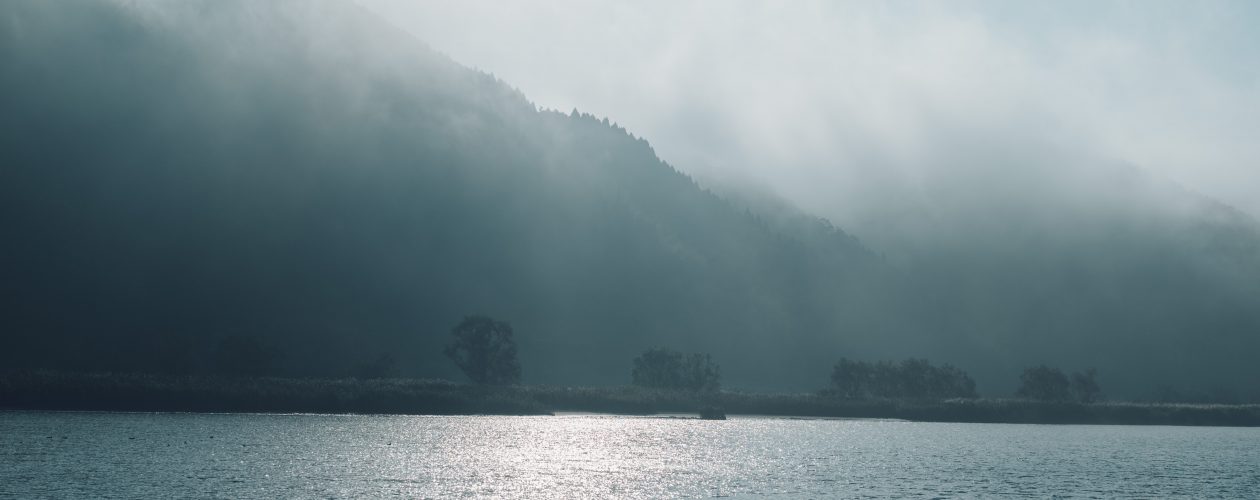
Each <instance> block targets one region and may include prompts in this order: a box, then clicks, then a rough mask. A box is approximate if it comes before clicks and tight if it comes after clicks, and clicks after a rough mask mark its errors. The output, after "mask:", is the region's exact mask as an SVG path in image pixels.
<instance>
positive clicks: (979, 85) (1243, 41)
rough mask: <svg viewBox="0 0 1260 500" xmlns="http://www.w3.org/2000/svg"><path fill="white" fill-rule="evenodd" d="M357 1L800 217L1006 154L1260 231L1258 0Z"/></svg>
mask: <svg viewBox="0 0 1260 500" xmlns="http://www.w3.org/2000/svg"><path fill="white" fill-rule="evenodd" d="M358 1H359V2H360V3H361V4H363V5H365V6H367V7H368V8H370V9H372V10H374V11H376V12H378V13H380V14H381V15H382V16H384V17H385V18H386V19H388V20H390V21H391V22H393V23H394V24H396V25H398V26H400V27H402V28H405V29H407V30H409V31H411V32H412V33H414V34H415V35H416V36H417V37H418V38H420V39H422V40H423V41H425V42H426V43H428V44H429V45H430V46H432V47H434V48H435V49H437V50H439V51H441V52H444V53H446V54H448V55H450V56H451V57H452V58H454V59H455V60H457V61H458V62H460V63H462V64H465V65H468V66H472V67H476V68H479V69H481V70H484V71H487V72H490V73H493V74H495V75H496V76H498V77H500V78H502V79H503V80H505V81H506V82H508V83H509V84H511V85H513V86H516V87H517V88H519V89H520V90H522V91H523V92H524V93H525V94H526V95H527V96H528V97H529V98H530V99H531V100H533V101H534V102H535V103H537V104H538V105H539V106H541V107H545V108H554V109H560V110H565V111H567V110H569V109H571V108H577V109H579V110H582V111H585V112H590V113H593V114H595V115H598V116H607V117H609V119H610V120H612V121H614V122H617V123H619V124H621V125H623V126H625V127H627V128H628V129H629V130H630V131H632V132H633V133H635V134H636V135H640V136H643V137H645V138H647V139H648V140H649V141H650V142H651V143H652V144H653V145H654V147H655V148H656V150H657V152H658V154H659V155H660V156H661V157H662V158H663V159H664V160H666V161H668V162H670V163H671V164H673V165H675V166H676V167H678V168H679V169H681V170H683V171H686V172H689V173H693V174H695V175H696V176H697V177H699V178H701V179H718V180H723V181H724V182H755V183H759V184H764V185H766V186H769V187H771V188H772V189H774V190H776V191H777V192H779V193H780V194H783V195H785V196H787V197H789V198H792V199H795V200H796V201H797V202H798V203H800V204H801V205H802V206H804V207H805V208H807V209H813V210H816V211H824V212H825V211H827V210H834V209H836V208H837V207H838V206H837V205H835V204H834V203H832V204H829V201H828V200H829V199H834V198H837V197H841V196H845V197H856V196H859V193H860V192H861V191H862V188H861V186H863V185H866V184H867V183H871V182H876V181H877V180H878V179H883V180H884V181H887V180H888V179H895V182H903V183H904V182H914V181H915V179H917V178H920V177H922V176H923V173H924V172H932V171H933V170H934V169H944V168H950V167H949V165H957V164H960V163H966V162H969V161H980V160H976V159H974V158H973V157H976V156H977V155H979V153H978V151H980V150H983V149H984V145H994V146H995V147H1000V146H1002V145H1005V146H1007V147H1013V148H1014V149H1016V150H1018V151H1020V152H1021V154H1023V153H1027V155H1028V156H1029V157H1035V156H1039V155H1042V154H1043V153H1044V152H1045V151H1049V150H1072V151H1075V152H1077V153H1079V154H1080V155H1081V156H1088V157H1092V158H1101V159H1105V160H1108V161H1117V162H1127V163H1131V164H1134V165H1139V166H1141V167H1144V168H1146V169H1149V170H1150V171H1153V172H1155V173H1157V174H1158V175H1162V176H1166V177H1169V178H1171V179H1173V180H1176V181H1178V182H1180V183H1182V184H1184V185H1186V186H1188V187H1190V188H1191V189H1194V190H1197V191H1199V192H1202V193H1205V194H1208V195H1211V196H1214V197H1217V198H1219V199H1221V200H1224V201H1226V202H1228V203H1230V204H1233V205H1235V206H1238V207H1240V208H1243V209H1244V210H1247V211H1248V212H1250V213H1251V214H1253V215H1255V214H1260V56H1258V55H1257V53H1258V50H1257V49H1260V30H1257V29H1256V28H1255V26H1257V25H1258V24H1260V2H1250V1H1243V2H1236V3H1229V2H1206V1H1195V2H1156V1H1135V2H1115V3H1102V2H1093V1H1089V2H1042V3H1033V2H1005V1H995V2H964V1H951V2H926V3H917V2H861V3H857V2H853V3H850V2H831V1H820V2H807V1H792V2H786V1H785V2H736V1H720V2H719V1H711V2H685V1H679V0H666V1H635V2H626V1H591V0H582V1H568V0H541V1H529V2H505V1H500V0H493V1H483V0H461V1H439V2H428V1H414V0H358ZM1011 145H1015V146H1011ZM980 156H983V155H980ZM832 201H834V200H832ZM826 215H834V214H826Z"/></svg>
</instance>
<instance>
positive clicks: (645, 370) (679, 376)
mask: <svg viewBox="0 0 1260 500" xmlns="http://www.w3.org/2000/svg"><path fill="white" fill-rule="evenodd" d="M630 376H631V379H632V381H633V383H634V385H638V386H642V387H652V388H657V389H689V390H693V391H706V392H712V391H716V390H718V388H719V387H720V385H721V379H722V373H721V367H719V366H718V365H717V364H716V363H714V362H713V358H712V356H710V355H708V354H700V353H692V354H686V355H684V354H683V353H681V352H678V351H673V350H669V349H661V348H654V349H648V350H647V351H644V352H643V354H641V355H639V357H637V358H634V369H633V370H632V371H631V372H630Z"/></svg>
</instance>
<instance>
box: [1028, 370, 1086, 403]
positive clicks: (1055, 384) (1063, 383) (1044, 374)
mask: <svg viewBox="0 0 1260 500" xmlns="http://www.w3.org/2000/svg"><path fill="white" fill-rule="evenodd" d="M1019 382H1020V384H1019V390H1017V391H1015V394H1016V395H1017V396H1020V397H1024V398H1029V399H1040V400H1042V401H1068V400H1070V399H1072V391H1071V382H1069V381H1068V377H1067V375H1064V374H1063V370H1060V369H1058V368H1051V367H1049V366H1046V365H1040V366H1034V367H1031V368H1025V369H1024V373H1023V374H1021V375H1020V376H1019Z"/></svg>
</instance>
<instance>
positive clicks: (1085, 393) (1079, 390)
mask: <svg viewBox="0 0 1260 500" xmlns="http://www.w3.org/2000/svg"><path fill="white" fill-rule="evenodd" d="M1097 375H1098V370H1095V369H1093V368H1090V369H1088V370H1085V373H1081V372H1075V373H1073V374H1072V394H1073V395H1074V396H1076V400H1077V401H1080V402H1082V403H1093V402H1094V401H1095V400H1097V399H1098V393H1099V392H1101V391H1100V390H1099V388H1098V381H1097V380H1095V377H1096V376H1097Z"/></svg>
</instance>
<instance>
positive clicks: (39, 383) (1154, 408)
mask: <svg viewBox="0 0 1260 500" xmlns="http://www.w3.org/2000/svg"><path fill="white" fill-rule="evenodd" d="M711 408H721V409H722V411H724V412H725V413H727V414H731V415H767V416H785V417H839V418H878V419H902V420H910V421H920V422H973V423H1032V424H1117V425H1203V426H1245V427H1254V426H1260V405H1255V404H1251V405H1203V404H1167V403H1134V402H1096V403H1075V402H1046V401H1034V400H1024V399H987V398H968V399H964V398H954V399H944V400H910V399H844V398H838V397H835V396H830V395H825V394H822V393H798V394H766V393H746V392H735V391H721V392H712V393H703V392H692V391H676V390H661V389H649V388H643V387H635V386H621V387H558V386H533V385H513V386H491V385H473V384H458V383H454V382H449V381H445V380H430V379H399V378H390V379H354V378H345V379H297V378H274V377H260V378H241V377H213V376H166V375H145V374H118V373H72V372H49V371H23V372H12V373H8V374H3V375H0V410H63V411H142V412H148V411H152V412H216V413H356V414H409V415H474V414H488V415H550V414H553V413H555V412H591V413H612V414H625V415H654V414H677V413H700V412H702V411H704V410H706V409H711Z"/></svg>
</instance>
